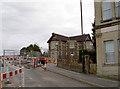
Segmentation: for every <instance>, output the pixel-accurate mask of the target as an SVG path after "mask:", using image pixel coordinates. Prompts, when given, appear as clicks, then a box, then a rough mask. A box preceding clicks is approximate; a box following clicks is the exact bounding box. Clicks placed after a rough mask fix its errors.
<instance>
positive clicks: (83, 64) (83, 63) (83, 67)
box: [80, 0, 85, 72]
mask: <svg viewBox="0 0 120 89" xmlns="http://www.w3.org/2000/svg"><path fill="white" fill-rule="evenodd" d="M80 13H81V35H82V37H83V15H82V0H80ZM82 49H84V45H83V42H82ZM81 56H82V72H85V62H84V56H83V50H82V55H81Z"/></svg>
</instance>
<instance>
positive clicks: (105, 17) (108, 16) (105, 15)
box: [103, 10, 112, 20]
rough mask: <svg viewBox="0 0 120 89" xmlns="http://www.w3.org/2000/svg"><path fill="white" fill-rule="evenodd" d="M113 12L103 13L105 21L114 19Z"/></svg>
mask: <svg viewBox="0 0 120 89" xmlns="http://www.w3.org/2000/svg"><path fill="white" fill-rule="evenodd" d="M111 13H112V12H111V10H107V11H104V12H103V20H107V19H110V18H111V17H112V14H111Z"/></svg>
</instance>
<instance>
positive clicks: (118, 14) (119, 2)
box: [115, 0, 120, 17]
mask: <svg viewBox="0 0 120 89" xmlns="http://www.w3.org/2000/svg"><path fill="white" fill-rule="evenodd" d="M115 8H116V17H120V0H116V1H115Z"/></svg>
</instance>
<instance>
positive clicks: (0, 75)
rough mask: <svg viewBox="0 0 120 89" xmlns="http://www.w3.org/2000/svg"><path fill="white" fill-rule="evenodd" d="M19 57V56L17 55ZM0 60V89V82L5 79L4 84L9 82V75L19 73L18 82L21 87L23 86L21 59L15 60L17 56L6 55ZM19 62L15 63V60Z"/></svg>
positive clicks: (0, 84)
mask: <svg viewBox="0 0 120 89" xmlns="http://www.w3.org/2000/svg"><path fill="white" fill-rule="evenodd" d="M18 59H20V57H18ZM1 60H2V61H3V64H4V66H3V68H2V67H1V71H0V89H2V82H3V81H4V82H5V81H6V84H9V83H8V82H9V79H10V77H14V76H15V75H18V74H21V79H20V84H21V86H22V87H24V71H23V68H24V67H23V66H21V60H17V58H14V57H13V58H8V57H2V58H1ZM17 61H18V62H19V64H16V62H17ZM8 66H9V67H11V68H12V70H11V71H8V70H9V68H8ZM2 70H3V71H2Z"/></svg>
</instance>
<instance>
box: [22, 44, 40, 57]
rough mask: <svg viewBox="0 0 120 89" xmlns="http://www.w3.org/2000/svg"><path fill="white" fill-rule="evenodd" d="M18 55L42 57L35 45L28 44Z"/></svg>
mask: <svg viewBox="0 0 120 89" xmlns="http://www.w3.org/2000/svg"><path fill="white" fill-rule="evenodd" d="M20 54H21V55H24V56H26V55H30V56H40V55H42V52H41V49H40V48H39V46H38V45H37V44H34V45H33V44H30V45H29V46H27V47H23V48H22V49H21V50H20Z"/></svg>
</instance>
